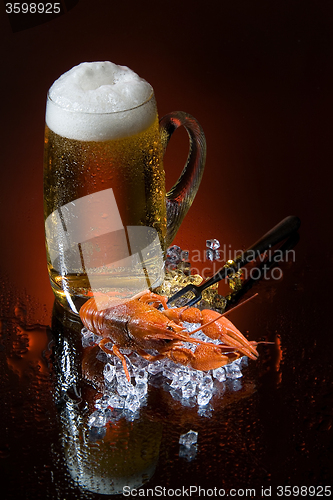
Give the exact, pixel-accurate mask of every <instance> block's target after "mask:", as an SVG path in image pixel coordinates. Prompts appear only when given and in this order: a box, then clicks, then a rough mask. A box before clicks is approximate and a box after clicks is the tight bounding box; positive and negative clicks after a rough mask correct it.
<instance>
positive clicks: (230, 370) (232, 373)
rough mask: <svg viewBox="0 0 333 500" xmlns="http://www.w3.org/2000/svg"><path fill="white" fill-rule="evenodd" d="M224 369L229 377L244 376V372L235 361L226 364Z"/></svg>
mask: <svg viewBox="0 0 333 500" xmlns="http://www.w3.org/2000/svg"><path fill="white" fill-rule="evenodd" d="M224 369H225V373H226V376H227V378H230V379H236V378H240V377H242V376H243V374H242V372H241V370H240V368H239V365H238V364H235V362H233V363H230V364H229V365H225V367H224Z"/></svg>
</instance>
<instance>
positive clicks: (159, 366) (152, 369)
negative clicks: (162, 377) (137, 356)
mask: <svg viewBox="0 0 333 500" xmlns="http://www.w3.org/2000/svg"><path fill="white" fill-rule="evenodd" d="M163 368H164V365H163V363H161V361H155V362H154V363H149V365H148V368H147V369H148V372H149V373H150V374H151V375H156V374H157V373H160V372H162V371H163Z"/></svg>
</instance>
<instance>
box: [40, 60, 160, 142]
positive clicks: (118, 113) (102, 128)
mask: <svg viewBox="0 0 333 500" xmlns="http://www.w3.org/2000/svg"><path fill="white" fill-rule="evenodd" d="M128 110H130V111H128ZM155 116H156V104H155V99H154V95H153V89H152V87H151V85H150V84H149V83H148V82H146V81H145V80H143V79H142V78H140V77H139V76H138V75H137V74H136V73H134V71H132V70H131V69H129V68H128V67H127V66H118V65H116V64H113V63H112V62H109V61H104V62H89V63H88V62H86V63H81V64H79V65H78V66H75V67H74V68H72V69H71V70H69V71H67V72H66V73H64V74H63V75H62V76H60V78H58V80H56V81H55V82H54V83H53V85H52V86H51V88H50V90H49V94H48V101H47V107H46V124H47V126H48V127H49V128H50V129H51V130H53V132H55V133H57V134H59V135H61V136H63V137H68V138H69V139H77V140H82V141H103V140H108V139H119V138H122V137H128V136H130V135H132V134H135V133H138V132H140V131H141V130H145V129H146V128H148V127H149V125H151V123H152V122H153V120H154V119H155Z"/></svg>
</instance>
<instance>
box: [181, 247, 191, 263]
mask: <svg viewBox="0 0 333 500" xmlns="http://www.w3.org/2000/svg"><path fill="white" fill-rule="evenodd" d="M189 255H190V252H189V251H188V250H182V251H181V253H180V258H181V260H182V261H183V262H186V261H188V259H189Z"/></svg>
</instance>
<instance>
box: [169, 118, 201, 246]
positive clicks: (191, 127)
mask: <svg viewBox="0 0 333 500" xmlns="http://www.w3.org/2000/svg"><path fill="white" fill-rule="evenodd" d="M182 125H183V126H184V127H185V130H186V131H187V133H188V136H189V141H190V147H189V154H188V157H187V160H186V164H185V167H184V168H183V171H182V173H181V175H180V177H179V179H178V181H177V182H176V184H175V185H174V186H173V187H172V188H171V189H170V191H169V192H168V193H167V195H166V210H167V231H166V238H165V242H166V248H168V246H170V244H171V243H172V241H173V239H174V237H175V236H176V233H177V231H178V229H179V226H180V225H181V223H182V221H183V219H184V217H185V215H186V214H187V212H188V210H189V208H190V206H191V204H192V202H193V200H194V197H195V195H196V194H197V191H198V189H199V185H200V182H201V178H202V174H203V171H204V167H205V162H206V139H205V135H204V132H203V130H202V128H201V126H200V124H199V123H198V122H197V120H196V119H195V118H193V116H191V115H189V114H187V113H184V112H183V111H174V112H172V113H169V114H167V115H165V116H164V117H163V118H162V119H161V120H160V135H161V142H162V146H163V149H164V153H165V151H166V148H167V145H168V143H169V140H170V138H171V136H172V134H173V133H174V131H175V130H176V129H177V128H178V127H180V126H182Z"/></svg>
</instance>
